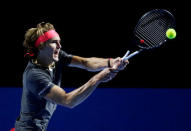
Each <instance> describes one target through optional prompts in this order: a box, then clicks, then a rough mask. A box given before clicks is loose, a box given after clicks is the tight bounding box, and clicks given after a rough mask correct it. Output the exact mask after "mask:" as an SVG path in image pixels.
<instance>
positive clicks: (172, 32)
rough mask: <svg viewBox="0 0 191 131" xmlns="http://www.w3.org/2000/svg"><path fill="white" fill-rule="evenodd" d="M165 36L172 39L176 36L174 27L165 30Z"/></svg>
mask: <svg viewBox="0 0 191 131" xmlns="http://www.w3.org/2000/svg"><path fill="white" fill-rule="evenodd" d="M166 37H167V38H168V39H174V38H176V31H175V29H173V28H170V29H168V30H167V31H166Z"/></svg>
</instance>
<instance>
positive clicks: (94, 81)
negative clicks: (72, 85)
mask: <svg viewBox="0 0 191 131" xmlns="http://www.w3.org/2000/svg"><path fill="white" fill-rule="evenodd" d="M116 74H117V73H114V72H113V71H112V69H109V68H106V69H104V70H103V71H101V72H99V73H98V74H96V75H95V76H93V77H92V78H91V79H90V80H89V81H88V82H87V83H85V84H84V85H82V86H81V87H79V88H77V89H75V90H73V91H71V92H69V93H66V92H65V91H64V89H62V88H60V87H59V86H57V85H54V86H53V87H52V88H51V89H50V91H49V93H47V94H46V95H45V98H46V99H48V100H50V101H53V102H56V103H57V104H60V105H62V106H66V107H69V108H73V107H75V106H77V105H78V104H80V103H81V102H83V101H84V100H85V99H86V98H87V97H88V96H89V95H91V94H92V92H93V91H94V90H95V89H96V87H97V86H98V85H99V84H100V83H101V82H107V81H109V80H111V79H112V78H113V77H115V75H116Z"/></svg>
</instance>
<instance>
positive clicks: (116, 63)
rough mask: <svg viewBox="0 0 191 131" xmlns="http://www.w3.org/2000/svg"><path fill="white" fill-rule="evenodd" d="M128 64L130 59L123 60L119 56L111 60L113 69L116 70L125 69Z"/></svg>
mask: <svg viewBox="0 0 191 131" xmlns="http://www.w3.org/2000/svg"><path fill="white" fill-rule="evenodd" d="M127 64H129V61H128V60H126V61H123V60H122V58H120V57H117V58H115V59H113V60H112V61H111V67H112V68H111V69H112V70H113V71H115V72H118V71H121V70H123V69H124V68H125V67H126V66H127Z"/></svg>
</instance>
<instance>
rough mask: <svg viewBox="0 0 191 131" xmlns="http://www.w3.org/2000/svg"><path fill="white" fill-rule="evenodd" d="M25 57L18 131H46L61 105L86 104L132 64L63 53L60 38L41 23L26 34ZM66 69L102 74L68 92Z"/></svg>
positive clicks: (117, 59) (17, 123)
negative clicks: (63, 82)
mask: <svg viewBox="0 0 191 131" xmlns="http://www.w3.org/2000/svg"><path fill="white" fill-rule="evenodd" d="M24 47H26V48H27V50H28V51H27V53H26V54H25V57H28V58H29V63H28V65H27V67H26V69H25V71H24V73H23V93H22V100H21V111H20V115H19V117H18V118H17V120H16V123H15V130H16V131H45V130H46V128H47V126H48V122H49V120H50V118H51V116H52V114H53V112H54V111H55V109H56V105H57V104H60V105H62V106H65V107H69V108H73V107H75V106H77V105H78V104H80V103H81V102H83V101H84V100H85V99H86V98H87V97H88V96H89V95H90V94H91V93H92V92H93V91H94V90H95V89H96V87H97V86H98V85H99V84H100V83H102V82H107V81H109V80H111V79H112V78H114V77H115V76H116V74H117V73H118V71H120V70H123V69H124V68H125V66H126V65H127V63H128V61H126V62H123V61H122V59H121V58H119V57H118V58H116V59H104V58H95V57H91V58H83V57H79V56H74V55H68V54H67V53H66V52H64V51H62V50H61V45H60V37H59V35H58V33H57V32H56V31H55V29H54V26H53V25H52V24H50V23H40V24H38V25H37V27H36V28H31V29H29V30H28V31H27V32H26V34H25V40H24ZM63 66H70V67H78V68H82V69H86V70H88V71H100V72H99V73H98V74H96V75H95V76H93V77H92V78H91V79H90V80H89V81H88V82H86V83H85V84H84V85H82V86H81V87H79V88H77V89H75V90H73V91H71V92H69V93H66V92H65V91H64V89H62V88H61V87H60V83H61V72H62V69H63Z"/></svg>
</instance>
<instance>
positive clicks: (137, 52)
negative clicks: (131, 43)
mask: <svg viewBox="0 0 191 131" xmlns="http://www.w3.org/2000/svg"><path fill="white" fill-rule="evenodd" d="M139 52H140V51H135V52H133V53H131V54H130V55H128V56H126V57H124V58H122V60H123V61H126V60H128V59H130V58H131V57H133V56H135V55H137V54H139Z"/></svg>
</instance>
